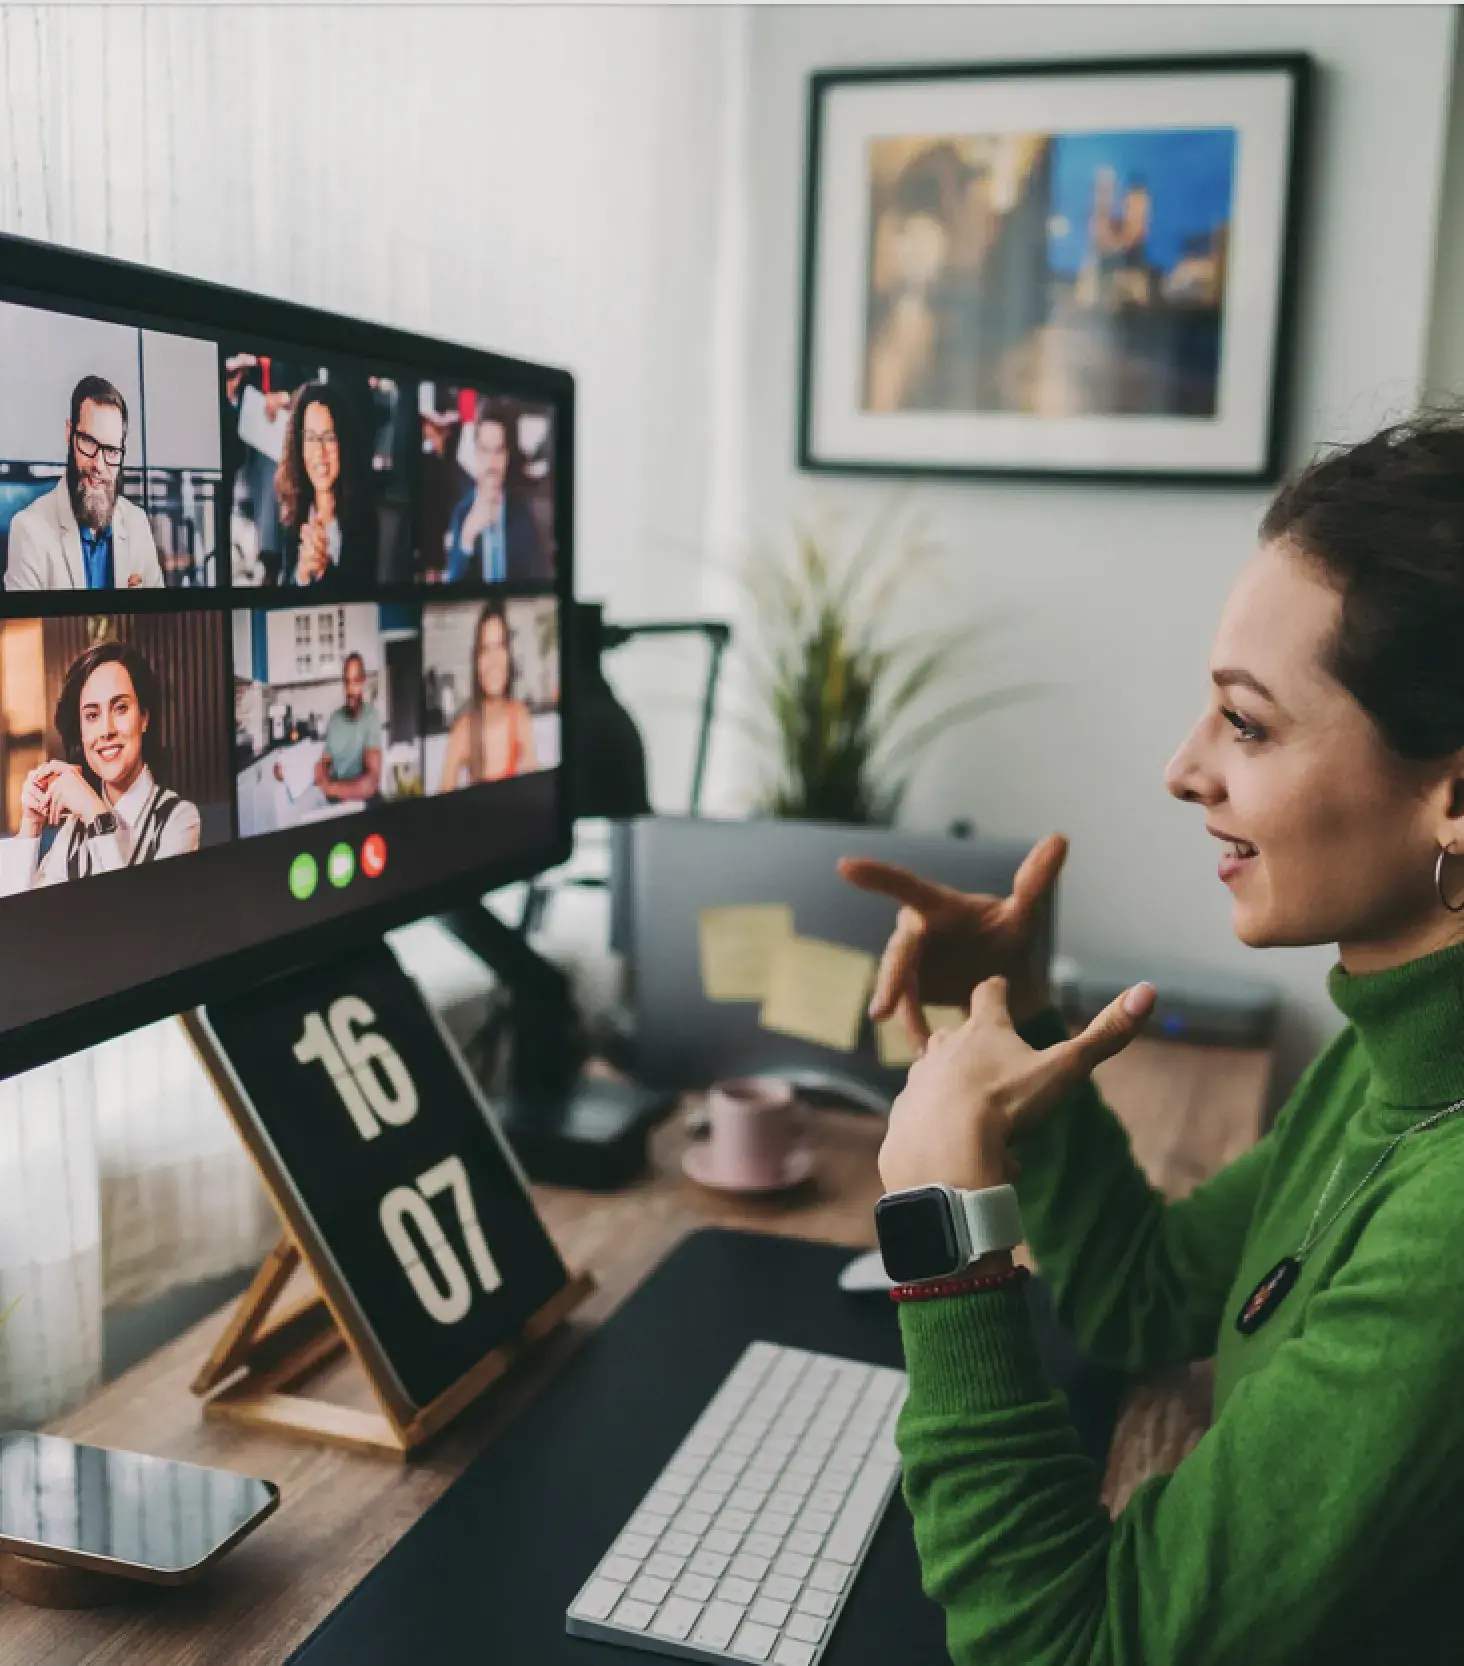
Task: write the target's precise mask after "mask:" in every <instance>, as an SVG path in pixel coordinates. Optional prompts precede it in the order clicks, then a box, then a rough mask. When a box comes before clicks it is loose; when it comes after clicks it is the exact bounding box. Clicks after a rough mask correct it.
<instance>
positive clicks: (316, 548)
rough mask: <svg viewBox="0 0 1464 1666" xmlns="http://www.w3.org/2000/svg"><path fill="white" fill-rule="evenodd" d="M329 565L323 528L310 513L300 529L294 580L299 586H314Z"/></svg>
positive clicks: (328, 554) (328, 546)
mask: <svg viewBox="0 0 1464 1666" xmlns="http://www.w3.org/2000/svg"><path fill="white" fill-rule="evenodd" d="M329 565H330V545H329V544H328V543H327V542H326V536H325V527H324V526H323V525H322V524H321V522H319V521H318V520H316V518H315V515H314V513H313V512H312V513H311V515H310V517H309V519H308V520H307V521H306V522H305V524H304V526H302V527H301V528H300V553H299V559H298V560H297V561H296V563H295V578H296V580H297V581H298V582H299V583H301V584H314V583H315V581H316V580H317V579H320V578H324V577H325V569H326V568H327V567H328V566H329Z"/></svg>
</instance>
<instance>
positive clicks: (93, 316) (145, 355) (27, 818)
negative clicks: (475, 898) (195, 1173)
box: [0, 237, 574, 1076]
mask: <svg viewBox="0 0 1464 1666" xmlns="http://www.w3.org/2000/svg"><path fill="white" fill-rule="evenodd" d="M573 421H574V391H573V382H572V379H571V377H570V376H569V375H568V374H567V373H566V372H564V371H561V370H555V369H552V368H549V367H547V366H542V365H535V364H529V363H526V362H524V361H521V360H515V359H510V358H507V357H503V356H501V355H497V354H491V353H487V352H482V351H478V350H474V349H471V348H466V347H458V346H454V345H451V344H449V343H446V342H441V341H436V340H431V339H428V338H426V337H421V336H415V335H408V334H406V333H404V332H401V331H397V330H391V329H387V328H385V327H378V326H372V325H367V324H363V323H360V322H358V321H355V320H351V319H347V318H342V317H337V316H334V315H330V314H325V313H321V312H316V311H312V310H308V309H305V308H300V307H295V306H292V305H288V304H285V303H282V302H278V301H273V300H267V299H265V298H263V297H259V296H252V295H248V294H245V293H243V292H240V291H235V290H228V289H223V288H220V287H217V286H214V285H210V284H204V283H197V282H193V281H190V280H186V279H180V278H175V277H172V276H169V275H167V274H163V273H159V272H154V271H150V270H147V269H145V268H141V267H136V266H130V265H126V264H123V263H120V262H114V261H104V260H99V259H95V258H93V257H89V256H83V255H78V254H73V253H71V252H69V251H63V250H58V249H53V248H49V247H46V246H44V245H39V244H34V243H29V242H25V241H22V240H19V239H13V238H5V237H0V575H3V586H0V941H3V943H4V945H5V953H4V955H3V958H0V1076H3V1075H8V1074H12V1073H13V1072H15V1071H16V1070H19V1069H24V1068H27V1067H29V1066H31V1065H33V1064H36V1063H38V1062H42V1061H43V1060H45V1059H47V1058H50V1057H55V1056H58V1055H59V1054H62V1053H65V1052H70V1051H74V1050H75V1049H76V1048H78V1047H80V1046H84V1045H87V1044H90V1043H92V1042H95V1041H98V1040H101V1039H103V1038H104V1037H105V1036H107V1035H109V1034H114V1033H117V1032H119V1031H120V1030H122V1029H126V1028H130V1027H132V1026H134V1025H136V1024H139V1023H143V1022H146V1021H149V1020H151V1019H155V1018H157V1017H160V1016H163V1015H165V1014H167V1013H170V1012H175V1011H178V1010H181V1009H182V1008H183V1007H184V1006H191V1005H194V1004H197V1003H198V1002H200V1001H202V1000H204V999H207V998H213V997H216V996H218V995H222V994H224V993H227V992H228V990H229V989H230V988H242V987H244V986H245V985H246V984H247V983H248V982H250V981H253V980H257V979H258V978H259V977H261V976H267V975H269V974H270V973H271V972H277V971H281V970H284V969H285V968H286V967H288V966H293V965H298V964H301V963H303V962H305V961H308V960H309V959H311V958H312V957H316V956H323V955H327V954H334V953H340V952H346V951H348V950H349V948H350V946H351V944H352V943H353V942H360V941H363V940H364V939H365V938H366V937H367V936H370V935H374V934H377V933H379V932H381V931H382V930H384V929H386V928H387V927H389V926H392V925H396V924H400V923H403V922H404V921H406V920H409V919H412V918H416V917H418V916H420V915H421V914H423V913H425V912H429V911H431V910H432V909H434V908H439V907H443V906H446V905H449V904H455V903H456V904H460V903H461V902H463V901H464V900H465V899H467V898H468V897H470V896H471V895H473V894H474V893H475V891H476V892H477V893H479V894H480V893H481V892H482V891H483V890H486V889H488V888H490V887H492V886H494V885H497V884H501V883H505V882H507V881H508V880H511V879H514V878H521V877H526V876H527V875H530V874H532V873H535V872H538V871H539V870H540V869H542V868H544V867H546V866H550V865H552V864H554V863H555V862H558V861H561V860H563V859H564V857H565V856H566V855H567V854H568V848H569V828H570V822H569V811H568V807H567V805H566V803H565V800H564V793H563V788H562V783H563V779H564V774H565V772H564V771H563V770H562V769H561V767H560V760H561V757H562V756H563V755H564V752H565V748H566V724H567V722H568V721H569V717H570V713H571V711H572V707H573V700H572V691H571V690H569V689H567V688H566V686H565V673H566V672H567V670H568V667H569V662H570V659H571V656H570V655H568V654H567V653H562V652H561V625H562V624H567V622H568V620H569V617H570V609H569V600H570V596H571V594H572V532H573V529H572V500H573Z"/></svg>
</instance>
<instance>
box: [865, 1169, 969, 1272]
mask: <svg viewBox="0 0 1464 1666" xmlns="http://www.w3.org/2000/svg"><path fill="white" fill-rule="evenodd" d="M874 1226H875V1231H876V1232H877V1234H878V1235H879V1253H880V1257H881V1259H882V1260H883V1261H884V1264H885V1271H886V1272H887V1273H888V1274H889V1275H890V1277H891V1278H892V1279H894V1280H895V1281H896V1283H898V1284H910V1283H914V1282H916V1281H918V1280H920V1279H923V1278H939V1277H940V1276H941V1275H942V1274H943V1273H953V1272H955V1271H956V1270H957V1263H958V1261H959V1260H960V1255H961V1250H960V1245H959V1244H958V1243H957V1242H956V1228H955V1222H954V1221H953V1220H952V1219H951V1209H950V1201H949V1199H948V1198H947V1197H946V1195H945V1193H944V1192H942V1191H940V1190H939V1188H938V1187H935V1186H923V1187H921V1188H920V1189H919V1190H918V1191H912V1192H904V1193H899V1194H897V1195H895V1196H894V1197H882V1198H881V1199H880V1200H879V1202H878V1203H877V1204H875V1206H874Z"/></svg>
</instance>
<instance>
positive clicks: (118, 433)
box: [5, 376, 163, 590]
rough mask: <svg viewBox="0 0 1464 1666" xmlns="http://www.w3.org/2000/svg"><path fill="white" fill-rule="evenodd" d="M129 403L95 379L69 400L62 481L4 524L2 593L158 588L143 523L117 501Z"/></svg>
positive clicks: (153, 550)
mask: <svg viewBox="0 0 1464 1666" xmlns="http://www.w3.org/2000/svg"><path fill="white" fill-rule="evenodd" d="M126 454H127V401H126V400H125V399H124V398H123V397H122V395H121V394H120V393H119V392H118V390H117V389H116V388H114V387H113V386H112V384H111V383H110V382H108V381H106V380H104V379H103V378H102V377H100V376H83V377H82V379H81V380H80V381H79V382H78V383H77V384H76V386H75V388H74V389H73V390H72V393H71V416H70V419H69V420H68V421H67V424H66V475H65V478H64V479H63V480H60V481H58V482H57V484H56V489H55V490H54V491H51V492H47V493H46V495H45V496H44V497H41V498H38V499H37V500H36V501H35V502H34V503H32V504H30V505H29V506H28V507H27V508H25V509H22V510H21V512H20V513H19V514H18V515H17V516H16V517H15V519H14V520H13V521H12V522H11V523H10V557H9V560H8V562H7V563H6V568H5V588H6V589H7V590H112V589H119V590H120V589H126V590H132V589H136V588H138V587H139V586H144V587H147V588H158V587H160V586H161V585H162V582H163V572H162V568H161V567H160V566H159V565H158V551H157V546H156V545H155V544H154V543H153V535H152V527H151V526H150V525H149V524H148V518H147V516H146V515H145V514H144V513H143V512H142V510H141V509H139V508H138V507H137V506H136V505H135V504H132V503H129V502H128V501H127V499H126V498H124V497H123V496H121V494H120V492H119V490H118V488H119V487H120V485H121V482H122V460H123V458H124V457H125V456H126Z"/></svg>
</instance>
